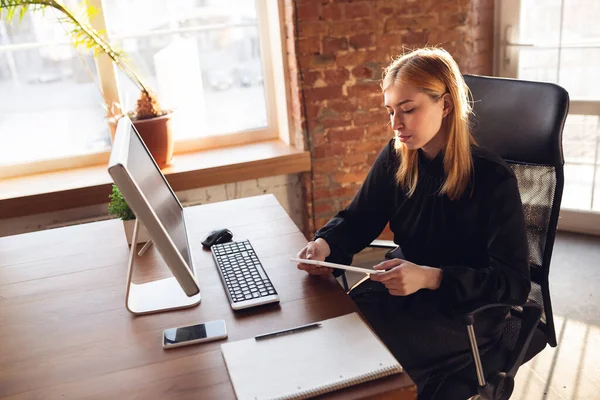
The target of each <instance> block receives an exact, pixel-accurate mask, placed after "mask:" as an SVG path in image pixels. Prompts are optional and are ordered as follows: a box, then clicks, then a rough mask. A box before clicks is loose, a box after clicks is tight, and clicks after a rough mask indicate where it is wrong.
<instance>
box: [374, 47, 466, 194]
mask: <svg viewBox="0 0 600 400" xmlns="http://www.w3.org/2000/svg"><path fill="white" fill-rule="evenodd" d="M398 83H407V84H410V85H411V86H413V87H415V88H417V89H419V90H421V91H422V92H423V93H425V94H426V95H428V96H430V97H431V98H432V99H434V100H437V99H439V98H440V97H442V96H443V95H444V94H446V93H448V94H449V95H450V97H451V98H452V103H453V108H452V110H451V111H450V113H449V114H448V115H447V116H446V117H445V118H446V127H447V129H448V139H447V142H446V145H445V149H444V172H445V175H446V179H445V181H444V184H443V186H442V187H441V189H440V194H446V195H447V196H448V197H449V198H450V199H452V200H456V199H458V198H460V197H461V195H462V194H463V193H464V191H465V190H466V188H467V186H468V184H469V181H470V179H471V174H472V170H473V160H472V158H471V144H474V143H475V139H474V138H473V136H472V135H471V132H470V129H469V115H470V114H471V112H472V108H471V104H470V102H469V89H468V88H467V85H466V84H465V81H464V79H463V77H462V75H461V73H460V71H459V69H458V65H457V64H456V61H454V59H453V58H452V56H451V55H450V54H449V53H448V52H447V51H446V50H443V49H440V48H422V49H418V50H414V51H412V52H410V53H407V54H404V55H402V56H400V57H399V58H397V59H396V60H394V61H393V62H392V63H391V64H390V65H389V66H388V67H387V68H386V69H385V70H384V73H383V80H382V82H381V88H382V90H383V91H384V92H385V91H386V90H387V89H389V88H390V87H392V86H394V85H396V84H398ZM394 147H395V148H396V151H397V152H398V155H399V157H400V167H399V168H398V171H397V173H396V179H397V180H398V183H399V184H400V186H401V187H403V188H404V189H405V190H407V191H408V196H409V197H410V196H412V195H413V194H414V192H415V190H416V188H417V178H418V153H417V150H409V149H408V148H407V147H406V146H405V145H404V144H403V143H402V142H401V141H400V140H399V138H398V136H397V135H396V136H395V142H394Z"/></svg>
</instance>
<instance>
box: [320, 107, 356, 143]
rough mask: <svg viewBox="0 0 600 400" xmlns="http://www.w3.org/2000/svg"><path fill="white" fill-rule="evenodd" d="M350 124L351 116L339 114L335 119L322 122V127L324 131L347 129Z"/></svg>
mask: <svg viewBox="0 0 600 400" xmlns="http://www.w3.org/2000/svg"><path fill="white" fill-rule="evenodd" d="M351 124H352V114H350V113H345V114H341V115H339V116H338V117H337V118H333V119H326V120H323V126H324V127H325V128H326V129H330V128H340V127H347V126H349V125H351ZM330 140H331V139H330Z"/></svg>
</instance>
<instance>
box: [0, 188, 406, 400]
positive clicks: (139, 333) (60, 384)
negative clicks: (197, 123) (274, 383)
mask: <svg viewBox="0 0 600 400" xmlns="http://www.w3.org/2000/svg"><path fill="white" fill-rule="evenodd" d="M186 212H188V214H187V217H188V218H187V220H186V222H187V223H188V234H189V237H190V241H191V247H192V254H193V258H194V262H195V266H196V269H197V273H198V280H199V284H200V290H201V294H202V302H201V304H200V305H199V306H197V307H194V308H189V309H187V310H183V311H172V312H167V313H160V314H152V315H146V316H141V317H134V316H133V315H131V314H130V313H129V312H127V310H126V309H125V305H124V299H125V278H126V269H127V256H128V246H127V244H126V241H125V235H124V233H123V228H122V224H121V222H120V221H117V220H112V221H103V222H96V223H91V224H85V225H78V226H73V227H68V228H61V229H55V230H50V231H42V232H35V233H29V234H24V235H17V236H11V237H6V238H0V397H10V398H15V399H34V398H35V399H38V398H39V399H41V398H43V399H56V398H76V399H83V398H101V399H109V398H110V399H128V398H140V399H151V398H152V399H154V398H158V399H167V398H177V399H184V398H185V399H187V398H190V399H191V398H194V399H229V398H234V397H235V395H234V391H233V387H232V385H231V382H230V380H229V376H228V374H227V370H226V367H225V363H224V360H223V357H222V355H221V351H220V345H221V343H223V341H220V342H211V343H207V344H203V345H195V346H189V347H183V348H179V349H173V350H169V351H165V350H163V349H162V347H161V335H162V331H163V330H164V329H166V328H169V327H174V326H179V325H187V324H194V323H198V322H202V321H209V320H214V319H220V318H222V319H225V322H226V324H227V329H228V331H229V338H228V339H227V340H239V339H244V338H249V337H253V336H255V335H257V334H260V333H265V332H269V331H272V330H277V329H283V328H287V327H292V326H296V325H300V324H305V323H309V322H314V321H318V320H322V319H326V318H331V317H335V316H339V315H343V314H347V313H349V312H353V311H357V309H356V307H355V305H354V303H352V301H351V300H350V299H349V298H348V296H346V294H345V293H344V292H343V290H342V289H341V288H340V286H339V285H338V283H337V282H336V281H335V280H334V279H333V278H332V277H322V278H321V277H311V276H308V275H307V274H305V273H304V272H302V271H298V270H297V269H296V267H295V265H294V264H293V263H291V262H289V261H288V257H289V256H290V255H294V254H295V253H296V252H297V251H298V250H299V249H300V248H301V247H302V246H303V245H304V244H305V243H306V240H305V238H304V236H303V235H302V234H301V233H300V231H299V230H298V228H297V227H296V226H295V225H294V223H293V222H292V220H291V219H290V218H289V216H288V215H287V214H286V213H285V211H284V209H283V208H282V207H281V206H280V205H279V203H278V202H277V200H276V199H275V197H273V196H271V195H267V196H259V197H253V198H247V199H240V200H233V201H228V202H223V203H215V204H208V205H203V206H197V207H193V208H190V209H188V210H187V211H186ZM220 227H227V228H230V229H231V230H232V231H233V233H234V235H235V236H234V239H237V240H240V239H244V238H248V239H250V240H251V241H252V244H253V246H254V248H255V250H256V252H257V253H258V255H259V257H260V259H261V261H262V263H263V265H264V266H265V268H266V270H267V272H268V274H269V276H270V278H271V280H272V281H273V283H274V285H275V287H276V288H277V290H278V292H279V295H280V297H281V303H280V304H279V305H270V306H264V307H259V308H256V309H250V310H245V311H242V312H235V313H234V312H233V311H232V310H231V308H230V306H229V303H228V301H227V298H226V295H225V292H224V290H223V286H222V284H221V281H220V279H219V276H218V274H217V271H216V268H215V266H214V263H213V261H212V257H211V254H210V252H208V251H204V250H203V249H202V246H201V244H200V240H201V238H202V237H203V236H204V235H205V234H206V232H208V231H210V230H212V229H215V228H220ZM151 249H152V251H151V252H148V253H146V255H144V257H143V262H140V263H139V264H138V265H140V266H141V267H142V268H141V269H142V270H145V269H147V270H148V275H153V276H154V275H160V274H164V272H165V270H166V267H165V266H164V265H163V264H162V260H161V259H160V258H159V257H158V255H157V253H156V251H155V250H154V249H153V247H151ZM156 270H160V273H155V271H156ZM142 275H144V274H142ZM143 278H144V276H142V277H141V279H143ZM134 279H138V281H139V279H140V277H139V276H138V277H135V278H134ZM357 362H360V360H357ZM382 395H383V396H385V397H388V396H389V397H390V398H394V399H414V398H416V388H415V386H414V384H413V382H412V381H411V380H410V378H409V377H408V376H407V375H406V374H399V375H396V376H392V377H388V378H384V379H380V380H377V381H373V382H370V383H366V384H362V385H359V386H355V387H353V388H348V389H346V390H344V391H340V392H335V393H332V394H331V395H330V396H328V397H329V398H340V399H341V398H343V399H349V398H362V397H370V396H377V397H378V398H380V397H381V396H382ZM386 395H387V396H386Z"/></svg>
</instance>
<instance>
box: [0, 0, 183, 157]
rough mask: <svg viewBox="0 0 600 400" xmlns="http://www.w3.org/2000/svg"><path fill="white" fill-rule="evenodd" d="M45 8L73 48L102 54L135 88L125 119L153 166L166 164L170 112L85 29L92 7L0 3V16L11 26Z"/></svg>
mask: <svg viewBox="0 0 600 400" xmlns="http://www.w3.org/2000/svg"><path fill="white" fill-rule="evenodd" d="M48 7H50V8H54V9H55V10H57V11H59V12H60V13H61V14H62V15H63V17H62V18H61V22H64V25H65V26H68V27H69V28H68V30H67V32H68V34H69V35H70V36H71V38H72V39H73V44H74V46H75V48H78V47H80V46H83V47H85V48H87V49H90V50H92V51H93V52H94V54H95V55H97V54H98V53H105V54H106V55H108V56H109V57H110V59H111V60H112V61H113V63H114V64H115V65H116V66H117V67H118V68H119V69H120V70H121V71H122V72H123V73H124V74H125V75H126V76H127V77H128V78H129V79H130V80H131V81H132V82H133V83H134V84H135V85H136V86H137V87H138V88H139V90H140V97H139V99H138V100H137V104H136V107H135V110H134V111H133V112H131V113H129V116H130V117H131V120H132V121H133V124H134V126H135V128H136V129H137V131H138V133H139V134H140V136H141V137H142V140H144V143H145V144H146V146H147V147H148V149H149V150H150V153H151V154H152V156H153V157H154V159H155V160H156V163H157V164H158V165H159V166H164V165H167V164H169V163H170V162H171V158H172V157H173V133H172V129H171V112H170V111H168V110H164V109H162V108H161V107H160V105H159V103H158V100H157V98H156V96H155V95H154V93H153V91H152V90H151V89H150V87H149V86H148V85H147V84H146V83H145V82H144V81H143V80H142V79H141V77H140V76H139V75H138V74H137V73H136V72H135V70H134V69H133V68H132V67H131V66H130V65H129V64H128V62H127V61H126V57H125V54H124V53H123V52H122V51H120V50H117V49H116V48H115V47H114V46H112V45H111V44H110V43H109V42H108V41H107V40H106V39H105V38H104V37H103V36H102V35H101V34H100V33H99V32H98V31H96V30H95V29H94V28H92V27H91V26H90V25H89V23H88V20H90V19H91V18H92V17H93V16H94V15H95V14H96V13H97V12H98V10H97V9H96V8H95V7H93V6H91V5H89V4H87V3H86V2H84V3H83V4H82V6H81V7H82V12H81V13H79V14H80V15H78V14H76V13H75V12H73V11H72V10H70V9H69V8H67V7H66V6H64V5H63V4H61V3H60V2H58V1H56V0H0V12H2V14H3V19H5V20H6V21H7V22H11V21H12V20H13V19H14V18H15V16H17V15H18V16H19V19H22V18H23V16H24V15H25V13H26V12H27V11H39V10H42V11H43V10H44V9H46V8H48ZM114 107H115V105H113V104H111V105H110V106H107V111H108V113H107V114H108V115H107V117H108V118H109V124H110V123H111V120H110V119H111V118H112V119H113V121H112V123H114V122H115V121H116V120H117V119H118V118H119V117H120V116H122V113H121V110H120V108H118V112H117V111H116V110H115V108H114Z"/></svg>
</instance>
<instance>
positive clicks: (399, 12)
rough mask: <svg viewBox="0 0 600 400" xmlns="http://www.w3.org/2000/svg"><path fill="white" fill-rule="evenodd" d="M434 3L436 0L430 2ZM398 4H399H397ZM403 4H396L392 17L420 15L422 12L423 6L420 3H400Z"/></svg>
mask: <svg viewBox="0 0 600 400" xmlns="http://www.w3.org/2000/svg"><path fill="white" fill-rule="evenodd" d="M431 1H433V2H435V1H436V0H431ZM399 3H400V2H399ZM402 3H404V4H398V6H397V8H396V12H395V14H394V17H402V16H405V15H414V14H420V13H422V12H423V11H424V7H423V6H424V4H423V2H421V1H417V2H414V3H408V2H402Z"/></svg>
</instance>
